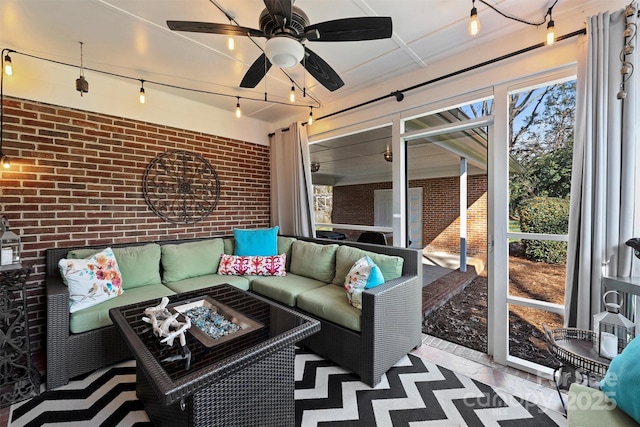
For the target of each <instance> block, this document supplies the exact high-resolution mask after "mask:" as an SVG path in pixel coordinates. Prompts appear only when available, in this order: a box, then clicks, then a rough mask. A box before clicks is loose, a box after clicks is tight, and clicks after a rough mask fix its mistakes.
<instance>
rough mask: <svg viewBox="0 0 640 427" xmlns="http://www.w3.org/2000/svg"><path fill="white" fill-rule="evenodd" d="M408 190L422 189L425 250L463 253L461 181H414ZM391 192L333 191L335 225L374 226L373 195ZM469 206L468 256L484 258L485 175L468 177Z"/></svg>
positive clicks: (385, 185) (371, 189) (351, 187)
mask: <svg viewBox="0 0 640 427" xmlns="http://www.w3.org/2000/svg"><path fill="white" fill-rule="evenodd" d="M409 187H422V198H423V200H422V244H423V247H425V248H427V250H430V251H445V252H450V253H458V252H459V250H460V219H459V209H460V207H459V198H458V195H459V193H460V182H459V179H458V177H450V178H434V179H422V180H413V181H410V182H409ZM390 188H391V183H390V182H384V183H375V184H365V185H346V186H338V187H334V188H333V213H332V222H333V223H336V224H357V225H374V222H373V220H374V219H373V211H374V199H373V197H374V196H373V194H374V191H375V190H381V189H390ZM467 206H468V210H467V252H468V254H469V255H471V256H473V255H480V254H485V253H486V247H487V177H486V175H474V176H470V177H468V179H467ZM341 231H343V230H341ZM343 232H344V231H343ZM357 234H359V233H357Z"/></svg>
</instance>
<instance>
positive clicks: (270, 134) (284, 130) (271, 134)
mask: <svg viewBox="0 0 640 427" xmlns="http://www.w3.org/2000/svg"><path fill="white" fill-rule="evenodd" d="M303 124H304V123H303ZM287 131H289V128H283V129H280V132H287ZM275 134H276V133H275V132H271V133H269V134H267V136H268V137H269V138H271V137H272V136H273V135H275Z"/></svg>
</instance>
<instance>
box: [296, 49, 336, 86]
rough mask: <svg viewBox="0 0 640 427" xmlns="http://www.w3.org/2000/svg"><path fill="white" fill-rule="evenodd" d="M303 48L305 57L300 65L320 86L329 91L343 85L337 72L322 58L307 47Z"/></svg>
mask: <svg viewBox="0 0 640 427" xmlns="http://www.w3.org/2000/svg"><path fill="white" fill-rule="evenodd" d="M304 50H305V52H306V55H305V59H303V60H302V65H304V68H306V69H307V71H308V72H309V74H311V75H312V76H313V77H314V78H315V79H316V80H317V81H318V82H319V83H320V84H321V85H322V86H324V87H326V88H327V89H329V90H330V91H331V92H333V91H334V90H336V89H339V88H341V87H342V86H344V82H343V81H342V79H341V78H340V76H339V75H338V73H336V72H335V70H334V69H333V68H331V66H330V65H329V64H327V63H326V62H325V61H324V59H322V58H320V57H319V56H318V55H317V54H316V53H314V52H313V51H312V50H311V49H309V48H307V47H305V48H304Z"/></svg>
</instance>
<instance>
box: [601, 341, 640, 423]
mask: <svg viewBox="0 0 640 427" xmlns="http://www.w3.org/2000/svg"><path fill="white" fill-rule="evenodd" d="M638 360H640V339H638V337H636V338H634V339H633V340H632V341H631V342H630V343H629V345H627V346H626V347H625V349H624V350H622V353H620V354H619V355H617V356H616V357H614V358H613V360H611V364H610V365H609V369H608V370H607V374H606V375H605V377H604V379H603V380H602V381H600V390H602V391H603V392H604V394H606V395H607V397H608V398H609V399H611V400H613V401H614V402H615V403H616V406H617V407H618V408H620V409H621V410H623V411H624V412H626V413H627V415H629V416H630V417H631V418H633V419H634V420H635V421H636V422H638V423H640V399H638V394H640V363H638Z"/></svg>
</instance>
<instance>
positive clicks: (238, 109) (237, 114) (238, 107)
mask: <svg viewBox="0 0 640 427" xmlns="http://www.w3.org/2000/svg"><path fill="white" fill-rule="evenodd" d="M241 116H242V110H240V97H239V96H238V103H237V104H236V117H237V118H240V117H241Z"/></svg>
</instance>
